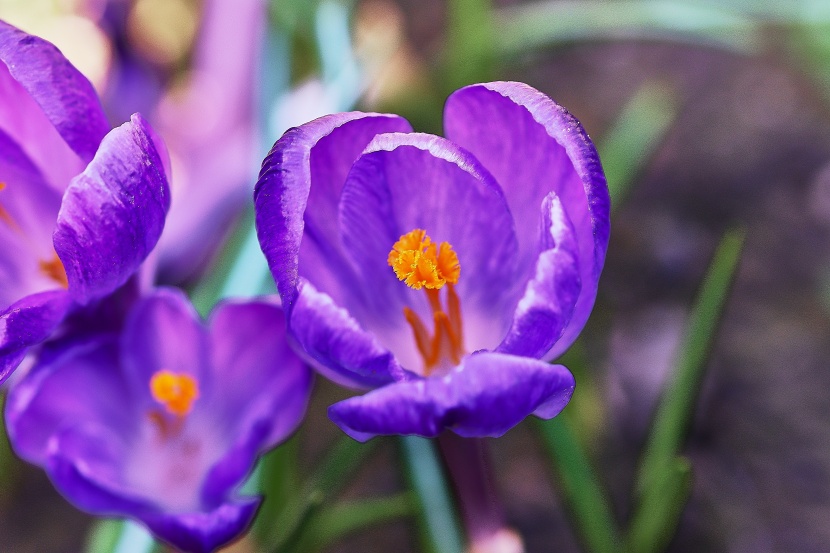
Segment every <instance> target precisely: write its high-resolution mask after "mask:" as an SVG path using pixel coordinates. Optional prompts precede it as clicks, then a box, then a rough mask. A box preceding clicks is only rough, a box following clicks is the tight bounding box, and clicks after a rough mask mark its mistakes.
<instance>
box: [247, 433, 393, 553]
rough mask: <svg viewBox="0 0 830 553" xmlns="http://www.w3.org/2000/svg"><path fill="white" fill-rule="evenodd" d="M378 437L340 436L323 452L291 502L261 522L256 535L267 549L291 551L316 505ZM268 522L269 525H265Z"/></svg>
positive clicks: (346, 478)
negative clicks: (261, 524) (269, 519)
mask: <svg viewBox="0 0 830 553" xmlns="http://www.w3.org/2000/svg"><path fill="white" fill-rule="evenodd" d="M380 440H381V439H379V438H376V439H374V440H372V441H369V442H366V443H360V442H356V441H355V440H353V439H351V438H349V437H347V436H343V437H342V438H340V440H339V441H338V442H337V443H336V444H334V446H333V447H332V448H331V449H330V450H329V451H328V452H327V454H326V456H325V458H324V459H323V462H322V463H321V464H319V465H318V466H317V468H316V470H315V471H314V473H313V474H312V475H311V477H310V478H309V479H308V480H307V481H306V483H305V484H304V485H303V488H302V491H301V492H300V493H299V494H297V495H296V496H295V497H296V499H294V501H292V502H291V503H289V504H288V505H286V506H285V507H284V508H283V509H282V510H281V511H280V513H279V515H278V516H277V518H276V519H275V520H272V521H265V522H264V523H263V527H264V528H263V531H262V533H261V534H260V535H261V537H263V538H264V540H263V541H264V543H265V544H266V546H267V547H266V549H267V550H273V551H291V549H290V547H291V546H292V544H296V543H298V542H299V541H300V540H302V539H304V537H303V533H304V531H305V530H306V529H307V528H308V523H309V521H310V520H311V519H312V517H313V515H314V513H315V512H316V511H317V510H318V509H319V508H320V506H321V505H322V504H323V503H324V502H327V501H330V500H331V498H332V497H333V496H334V495H335V494H336V493H337V492H338V491H339V490H340V489H341V488H342V487H343V486H344V485H345V484H346V483H347V482H349V478H350V476H351V475H352V473H353V472H354V471H355V470H357V468H358V467H360V465H361V464H362V463H363V461H364V460H365V459H366V458H367V457H368V455H369V454H370V453H371V452H372V451H374V450H375V448H376V447H377V445H378V444H379V443H380ZM269 522H270V527H268V526H267V524H268V523H269Z"/></svg>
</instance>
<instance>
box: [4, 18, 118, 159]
mask: <svg viewBox="0 0 830 553" xmlns="http://www.w3.org/2000/svg"><path fill="white" fill-rule="evenodd" d="M0 60H2V62H3V63H4V64H5V66H6V67H5V68H0V82H2V81H4V80H6V79H5V78H4V77H3V76H2V74H4V73H5V72H6V71H8V74H10V75H11V77H12V78H13V79H14V80H15V81H17V83H19V85H20V86H21V87H22V88H23V89H24V90H25V91H26V93H27V94H28V95H29V96H30V97H31V98H32V99H33V100H34V101H35V102H36V103H37V105H38V106H39V107H40V110H41V111H42V113H43V114H44V115H45V116H46V119H47V120H48V121H49V123H50V124H51V125H52V126H53V127H54V128H55V129H57V132H58V133H59V134H60V136H61V137H62V138H63V140H64V141H65V142H66V144H68V145H69V147H70V148H72V150H74V151H75V153H77V155H78V156H80V159H81V161H83V162H85V163H87V162H89V161H90V160H91V159H92V158H93V156H94V155H95V152H96V150H97V149H98V145H99V144H100V142H101V140H102V139H103V138H104V135H105V134H107V132H108V131H109V129H110V126H109V124H108V123H107V118H106V116H105V115H104V110H103V108H102V107H101V102H100V100H99V99H98V95H97V94H96V93H95V89H94V88H93V87H92V84H90V82H89V81H88V80H87V78H86V77H84V76H83V75H81V73H80V72H79V71H78V70H77V69H75V67H73V66H72V64H71V63H69V61H68V60H67V59H66V58H65V57H64V56H63V54H61V53H60V51H59V50H58V49H57V48H55V47H54V46H53V45H52V44H50V43H49V42H46V41H45V40H42V39H40V38H38V37H36V36H32V35H29V34H26V33H24V32H23V31H20V30H18V29H15V28H14V27H12V26H11V25H9V24H8V23H5V22H3V21H0ZM5 88H6V86H3V84H0V89H5ZM15 98H16V99H20V96H19V95H17V94H16V95H15ZM4 103H6V102H5V98H4ZM9 106H10V107H11V108H13V109H15V110H17V109H24V110H25V112H26V113H25V114H21V115H25V119H19V118H14V120H15V121H16V122H17V125H19V126H20V127H22V125H23V121H24V120H25V121H26V123H27V124H28V123H31V124H32V125H35V126H36V127H37V128H38V130H39V131H44V130H45V129H44V128H43V127H44V126H43V124H42V119H43V117H42V116H37V114H35V113H34V110H32V109H31V103H29V102H22V103H18V102H16V101H15V102H10V103H9ZM3 111H4V112H5V110H3ZM3 115H4V117H2V118H0V122H2V123H3V126H4V127H5V123H6V121H8V120H10V119H12V118H11V117H8V115H9V113H8V112H6V113H4V114H3ZM30 116H31V117H30ZM29 128H30V129H31V128H32V127H29ZM7 130H10V129H8V127H7ZM14 134H15V135H17V134H16V133H14ZM41 137H42V138H43V139H45V140H46V141H47V143H52V144H53V143H54V141H53V140H51V133H48V132H44V133H43V134H42V135H41V134H40V132H39V133H38V139H39V140H40V139H41ZM46 145H47V144H43V146H44V148H43V149H42V150H41V153H42V154H43V156H44V157H43V158H40V157H38V158H36V161H37V162H44V164H45V165H44V166H48V164H51V163H54V162H55V160H54V158H47V157H45V156H46V155H47V152H48V155H49V156H54V155H58V154H59V153H60V152H61V150H60V149H58V150H57V153H56V152H55V151H54V150H49V149H47V148H46V147H45V146H46Z"/></svg>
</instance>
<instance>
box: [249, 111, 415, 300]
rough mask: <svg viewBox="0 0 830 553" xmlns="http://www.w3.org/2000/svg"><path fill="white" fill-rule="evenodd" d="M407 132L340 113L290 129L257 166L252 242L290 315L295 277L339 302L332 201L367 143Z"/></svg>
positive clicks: (342, 281)
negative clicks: (259, 250)
mask: <svg viewBox="0 0 830 553" xmlns="http://www.w3.org/2000/svg"><path fill="white" fill-rule="evenodd" d="M409 130H411V127H410V126H409V123H407V122H406V120H404V119H402V118H400V117H398V116H396V115H383V114H369V113H359V112H352V113H339V114H335V115H327V116H325V117H321V118H320V119H316V120H314V121H311V122H310V123H306V124H305V125H302V126H300V127H297V128H293V129H289V130H288V131H287V132H286V133H285V134H284V135H283V136H282V138H280V139H279V140H278V141H277V142H276V144H274V147H273V148H272V149H271V151H270V152H269V153H268V156H266V158H265V160H264V161H263V162H262V170H261V171H260V174H259V180H258V181H257V184H256V188H255V190H254V204H255V210H256V228H257V236H258V237H259V243H260V246H261V247H262V251H263V252H264V253H265V258H266V259H267V260H268V266H269V267H270V268H271V273H272V274H273V276H274V280H275V281H276V283H277V290H278V291H279V293H280V297H282V302H283V308H284V309H285V310H286V314H287V315H290V312H291V310H292V309H293V308H294V302H295V300H296V296H297V287H298V285H299V278H300V276H302V277H304V278H306V279H307V280H308V281H309V282H311V283H312V284H314V286H316V287H318V288H319V289H320V290H324V291H325V292H326V293H328V294H329V295H331V297H332V298H334V300H335V301H337V302H338V303H340V302H339V299H340V297H341V293H340V292H341V288H342V287H344V286H346V287H348V286H349V285H350V284H351V283H350V282H349V279H348V278H344V275H348V274H349V273H350V271H351V269H350V265H349V263H348V260H347V259H345V258H344V257H343V255H342V252H341V251H340V238H339V236H338V229H337V202H338V200H339V198H340V191H341V189H342V187H343V183H344V182H345V181H346V175H347V174H348V172H349V169H350V168H351V166H352V164H353V163H354V161H355V160H356V159H357V158H358V156H359V155H360V153H361V152H362V151H363V149H364V148H365V147H366V145H367V144H368V143H369V142H370V141H371V140H372V138H373V137H374V136H375V135H376V134H379V133H384V132H396V131H400V132H406V131H409Z"/></svg>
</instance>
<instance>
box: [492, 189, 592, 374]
mask: <svg viewBox="0 0 830 553" xmlns="http://www.w3.org/2000/svg"><path fill="white" fill-rule="evenodd" d="M542 218H543V223H542V234H543V236H542V237H541V239H540V243H541V244H542V247H543V248H544V250H543V251H542V253H541V254H540V255H539V258H538V260H537V261H536V273H535V274H534V276H533V278H531V280H530V281H529V282H528V283H527V287H526V288H525V291H524V295H523V296H522V299H521V300H520V301H519V304H518V305H517V306H516V313H515V315H514V319H513V324H512V326H511V327H510V331H509V332H508V333H507V335H506V336H505V338H504V341H502V343H501V344H500V345H499V347H498V348H497V351H500V352H502V353H509V354H512V355H523V356H526V357H535V358H540V357H542V356H544V355H545V353H546V352H547V351H549V350H550V349H551V347H553V345H554V344H555V343H556V342H557V340H559V338H560V337H561V336H562V333H563V332H564V331H565V328H566V327H567V325H568V322H569V321H570V320H571V317H572V315H573V311H574V306H575V305H576V303H577V301H578V298H579V292H580V290H581V288H582V286H581V284H580V275H579V261H578V260H579V251H578V246H577V243H576V237H575V234H574V229H573V225H571V222H570V220H569V219H568V215H567V214H566V213H565V210H564V209H563V207H562V202H561V201H560V200H559V198H558V197H557V196H556V194H555V193H554V192H551V193H550V194H548V195H547V197H545V199H544V201H543V202H542Z"/></svg>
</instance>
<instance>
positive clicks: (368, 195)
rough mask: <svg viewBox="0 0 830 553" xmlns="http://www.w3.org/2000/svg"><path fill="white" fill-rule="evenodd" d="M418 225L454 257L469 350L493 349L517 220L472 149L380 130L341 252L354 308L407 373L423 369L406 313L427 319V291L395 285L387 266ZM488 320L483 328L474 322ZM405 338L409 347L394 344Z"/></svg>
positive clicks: (354, 176)
mask: <svg viewBox="0 0 830 553" xmlns="http://www.w3.org/2000/svg"><path fill="white" fill-rule="evenodd" d="M413 229H424V230H426V233H427V235H428V236H430V237H431V238H432V239H433V240H434V241H435V242H449V244H451V245H452V248H453V250H455V251H456V252H457V254H458V260H459V262H460V265H461V277H460V279H459V281H458V284H457V290H458V295H459V296H460V298H461V304H462V306H463V309H464V321H465V324H467V326H468V328H469V329H470V331H469V332H466V333H465V343H466V345H467V347H468V348H470V350H478V349H482V348H493V347H495V346H496V345H497V344H498V342H499V341H500V339H501V337H502V336H503V335H504V332H505V331H506V328H507V325H508V324H509V320H510V314H509V312H508V310H507V309H505V306H506V305H511V304H512V303H514V302H515V296H513V295H512V294H511V292H512V289H511V286H512V283H513V280H514V276H515V275H514V271H515V252H516V237H515V232H514V229H513V220H512V218H511V216H510V212H509V210H508V208H507V204H506V203H505V201H504V197H503V196H502V193H501V190H500V189H499V187H498V184H497V183H496V182H495V181H494V180H493V178H492V177H491V176H490V174H489V173H488V172H487V170H486V169H485V168H483V167H482V166H481V165H480V164H479V163H478V161H477V160H476V159H475V158H474V157H473V156H472V155H470V154H469V153H468V152H467V151H465V150H463V149H462V148H459V147H458V146H456V145H455V144H453V143H451V142H449V141H448V140H446V139H444V138H440V137H437V136H433V135H428V134H421V133H407V134H402V133H395V134H381V135H378V136H376V137H375V139H374V140H373V141H372V142H371V143H370V144H369V146H368V147H367V148H366V151H365V152H364V153H363V155H361V156H360V158H359V159H358V160H357V161H356V162H355V164H354V166H353V167H352V171H351V172H350V173H349V176H348V178H347V180H346V185H345V186H344V188H343V194H342V198H341V201H340V231H341V234H342V236H343V246H344V248H345V250H346V252H347V254H348V256H349V258H350V259H351V260H352V262H353V263H354V266H355V270H356V272H357V273H358V278H359V280H360V284H361V287H360V288H357V287H355V289H356V291H358V292H362V293H361V294H359V295H358V294H355V295H353V296H352V297H351V298H348V299H347V300H346V301H347V303H346V306H347V307H348V309H349V311H350V312H352V313H354V314H355V317H356V318H358V320H360V321H361V322H362V323H363V324H364V326H365V327H366V328H367V329H369V330H371V331H372V332H374V333H375V334H376V335H377V336H379V337H380V338H381V342H382V343H384V344H385V345H387V347H390V348H394V351H395V354H396V355H397V356H398V358H399V359H400V360H401V362H402V363H403V364H404V366H407V367H410V368H412V367H414V366H418V365H420V361H419V357H418V353H417V350H415V348H414V342H413V340H412V339H411V332H410V331H409V329H408V328H406V325H405V324H404V317H403V314H402V313H403V307H404V306H408V307H410V308H411V309H413V310H414V311H416V312H417V313H418V314H419V315H420V316H421V318H422V319H423V320H430V319H431V309H430V307H429V305H428V303H427V301H426V298H425V295H424V294H423V293H422V292H419V291H417V290H411V289H409V288H408V287H407V286H405V285H404V284H402V283H401V282H399V281H398V279H397V277H396V276H395V273H394V272H393V271H392V269H391V268H390V267H389V266H388V264H387V256H388V254H389V251H390V250H391V248H392V245H393V244H395V242H396V241H397V240H398V239H399V238H400V237H401V235H403V234H406V233H408V232H410V231H412V230H413ZM482 321H486V323H485V324H478V323H479V322H482ZM402 333H403V334H404V335H405V338H406V341H407V343H408V344H409V345H410V347H409V348H401V346H400V344H397V343H396V339H397V337H398V336H399V335H401V334H402Z"/></svg>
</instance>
